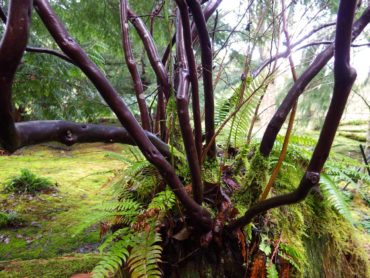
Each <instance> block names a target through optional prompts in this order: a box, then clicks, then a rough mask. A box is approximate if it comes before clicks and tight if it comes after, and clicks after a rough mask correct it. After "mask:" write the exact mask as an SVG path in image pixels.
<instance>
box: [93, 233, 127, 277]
mask: <svg viewBox="0 0 370 278" xmlns="http://www.w3.org/2000/svg"><path fill="white" fill-rule="evenodd" d="M131 237H132V234H131V233H130V231H129V229H128V228H123V229H120V230H118V231H116V232H115V233H114V234H112V235H111V236H109V237H108V238H107V239H106V240H105V242H104V243H103V244H102V245H101V246H100V248H99V250H100V251H101V252H102V251H104V250H105V249H106V248H108V247H110V248H109V251H108V252H107V253H106V254H104V256H103V258H102V259H101V261H100V262H99V263H98V265H97V266H96V267H95V268H94V269H93V271H92V275H93V278H105V277H112V276H113V275H114V274H115V273H116V272H117V271H119V269H120V268H121V267H122V265H123V264H124V263H125V262H126V261H127V258H128V257H129V254H130V253H129V247H130V244H131V241H132V240H131Z"/></svg>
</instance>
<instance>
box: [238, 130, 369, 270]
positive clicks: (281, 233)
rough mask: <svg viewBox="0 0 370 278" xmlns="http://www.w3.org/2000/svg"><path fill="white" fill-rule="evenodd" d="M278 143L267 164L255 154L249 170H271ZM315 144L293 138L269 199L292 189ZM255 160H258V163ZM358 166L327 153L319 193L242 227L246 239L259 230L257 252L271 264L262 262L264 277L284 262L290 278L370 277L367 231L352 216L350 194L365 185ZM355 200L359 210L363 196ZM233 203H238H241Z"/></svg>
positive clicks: (251, 180)
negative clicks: (268, 165)
mask: <svg viewBox="0 0 370 278" xmlns="http://www.w3.org/2000/svg"><path fill="white" fill-rule="evenodd" d="M282 139H283V138H278V141H277V143H276V147H275V149H274V150H273V153H272V155H271V157H270V159H269V160H265V162H261V161H260V160H263V157H261V156H260V154H259V153H258V152H257V153H255V155H254V158H252V159H251V161H250V165H251V166H250V167H251V169H254V168H255V167H256V165H257V164H258V165H265V166H264V167H261V168H258V167H257V168H258V169H262V170H266V169H267V168H268V167H266V164H270V167H269V168H270V172H271V170H272V169H273V168H274V166H275V164H276V162H277V159H278V155H279V153H280V149H281V145H282ZM314 144H315V140H314V139H312V138H309V137H294V136H293V137H292V139H291V144H290V147H289V149H288V152H287V156H286V158H285V161H284V163H283V167H282V169H281V171H280V173H279V175H278V178H277V180H276V182H275V184H274V187H273V189H272V192H271V193H270V195H271V196H275V195H281V194H284V193H288V192H292V191H293V190H294V189H296V188H297V186H298V185H299V183H300V180H301V178H302V176H303V175H304V169H305V168H306V166H307V163H308V161H309V158H310V157H311V154H312V150H313V146H314ZM256 157H257V159H258V160H259V163H257V164H256V162H255V161H256ZM359 165H361V164H360V163H358V162H356V161H355V160H353V159H350V158H347V157H345V156H343V155H341V154H334V153H332V154H331V156H330V159H329V160H328V162H327V163H326V165H325V168H324V172H323V173H322V181H321V190H320V191H315V190H314V191H313V192H312V193H310V194H309V196H308V197H307V198H306V199H305V200H304V201H303V202H301V203H298V204H294V205H290V206H283V207H280V208H276V209H272V210H270V211H268V212H267V213H266V214H265V215H264V218H263V220H261V219H260V220H259V221H257V222H255V223H254V224H253V225H249V226H247V227H246V229H245V231H246V234H247V235H252V230H258V231H259V238H260V243H259V249H260V250H261V251H262V252H263V253H264V254H265V255H266V257H267V260H269V259H271V262H272V264H271V263H269V264H267V271H268V272H269V273H274V271H275V270H276V269H279V267H280V265H279V261H280V260H281V259H284V260H285V261H288V262H289V264H290V265H291V266H292V270H291V271H290V272H291V275H293V276H292V277H369V275H370V272H369V257H368V254H366V250H365V248H364V247H366V246H364V245H365V244H366V240H367V239H368V236H365V237H364V236H363V235H364V234H366V232H365V233H364V231H363V230H361V229H362V227H361V225H360V223H359V221H358V220H359V219H356V217H355V216H354V215H356V214H355V213H353V209H354V207H355V206H358V204H354V203H353V201H352V202H351V198H353V195H355V194H363V192H364V191H366V188H367V186H366V184H369V181H370V179H369V178H368V176H367V175H365V174H361V173H358V172H357V170H356V167H358V166H359ZM260 177H261V181H262V182H261V184H265V180H266V178H265V176H264V175H262V176H260ZM245 178H246V181H245V184H258V182H256V181H255V179H256V176H250V175H246V176H245ZM257 178H258V177H257ZM328 181H330V182H328ZM347 182H349V183H350V185H349V187H350V188H352V189H351V191H350V192H348V193H349V194H347V195H346V192H342V190H341V188H342V187H344V186H345V184H346V183H347ZM361 185H362V187H361ZM255 190H256V189H253V191H255ZM260 190H261V189H260ZM253 191H252V192H251V193H252V194H253ZM247 192H248V190H247ZM353 192H355V193H353ZM349 195H352V196H349ZM236 196H238V195H236ZM360 199H361V200H360V201H358V203H360V202H361V203H362V206H364V196H363V195H361V198H360ZM236 201H237V202H238V203H239V204H240V200H236ZM350 208H351V209H352V210H351V209H350ZM366 210H367V211H368V207H367V209H366ZM244 211H245V209H244ZM357 227H358V228H357ZM249 239H251V238H249ZM269 277H277V276H273V275H272V276H269Z"/></svg>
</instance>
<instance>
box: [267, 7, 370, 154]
mask: <svg viewBox="0 0 370 278" xmlns="http://www.w3.org/2000/svg"><path fill="white" fill-rule="evenodd" d="M369 22H370V7H369V8H367V9H366V10H365V11H364V12H363V14H362V15H361V17H360V18H359V19H358V20H357V21H356V22H355V23H354V24H353V28H352V36H351V39H352V41H353V40H354V39H355V38H357V36H358V35H359V34H360V33H361V32H362V31H363V29H364V28H365V27H366V25H367V24H368V23H369ZM333 55H334V45H331V46H329V47H328V48H326V49H325V50H324V51H323V52H321V53H320V54H319V55H318V56H317V57H316V58H315V60H314V61H313V62H312V64H311V65H310V66H309V67H308V68H307V69H306V70H305V71H304V72H303V74H302V75H301V76H300V77H299V78H298V80H297V82H295V83H294V85H293V87H292V88H291V89H290V90H289V92H288V93H287V95H286V97H285V99H284V100H283V102H282V103H281V105H280V106H279V108H278V109H277V111H276V113H275V115H274V116H273V118H272V119H271V121H270V123H269V124H268V126H267V128H266V131H265V133H264V135H263V138H262V142H261V145H260V152H261V154H262V155H264V156H268V155H269V154H270V152H271V150H272V148H273V145H274V142H275V140H276V137H277V135H278V133H279V131H280V129H281V127H282V125H283V124H284V122H285V120H286V117H287V116H288V114H289V112H290V110H291V108H292V107H293V105H294V103H295V102H296V101H297V100H298V98H299V96H300V95H301V94H302V92H303V91H304V89H305V88H306V86H307V85H308V84H309V83H310V82H311V80H312V79H313V78H314V77H315V76H316V75H317V74H318V73H319V72H320V71H321V69H322V68H323V67H324V66H325V65H326V64H327V63H328V61H329V60H330V59H331V58H332V57H333Z"/></svg>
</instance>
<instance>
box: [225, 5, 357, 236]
mask: <svg viewBox="0 0 370 278" xmlns="http://www.w3.org/2000/svg"><path fill="white" fill-rule="evenodd" d="M355 9H356V1H348V0H341V1H340V5H339V11H338V17H337V29H336V36H335V37H336V39H335V49H336V51H335V60H334V80H335V83H334V89H333V97H332V100H331V103H330V107H329V110H328V113H327V115H326V118H325V121H324V126H323V128H322V131H321V133H320V137H319V140H318V142H317V145H316V147H315V150H314V152H313V155H312V158H311V160H310V162H309V165H308V167H307V170H306V173H305V175H304V176H303V178H302V180H301V182H300V184H299V186H298V188H297V189H296V190H295V191H293V192H291V193H288V194H285V195H281V196H277V197H273V198H270V199H267V200H264V201H260V202H257V203H256V204H255V205H253V206H252V207H251V208H250V209H249V210H248V211H247V212H246V213H245V214H244V216H242V217H241V218H239V219H237V220H236V221H235V222H233V223H231V224H230V225H229V227H228V228H229V229H231V230H232V229H236V228H240V227H243V226H245V225H247V224H248V223H250V222H251V221H252V220H253V218H254V217H255V216H257V215H258V214H260V213H263V212H265V211H267V210H269V209H272V208H276V207H279V206H283V205H289V204H293V203H297V202H299V201H302V200H304V199H305V198H306V196H307V195H308V193H309V192H310V190H311V189H312V188H313V187H314V186H317V185H318V184H319V181H320V172H321V171H322V168H323V166H324V164H325V162H326V160H327V158H328V156H329V152H330V149H331V146H332V144H333V140H334V137H335V134H336V131H337V129H338V126H339V122H340V119H341V117H342V114H343V112H344V109H345V105H346V103H347V100H348V96H349V94H350V92H351V88H352V86H353V83H354V81H355V79H356V71H355V70H354V69H353V68H351V66H350V64H349V61H350V47H351V41H352V32H351V31H352V23H353V19H354V14H355Z"/></svg>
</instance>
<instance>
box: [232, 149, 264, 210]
mask: <svg viewBox="0 0 370 278" xmlns="http://www.w3.org/2000/svg"><path fill="white" fill-rule="evenodd" d="M268 170H269V160H268V159H266V158H265V157H264V156H263V155H262V154H261V153H260V152H259V151H255V154H254V155H253V157H252V159H251V160H250V166H249V171H247V172H246V175H245V176H244V177H243V178H241V181H242V183H241V185H242V186H241V188H240V190H238V191H237V192H236V193H235V194H234V199H235V203H237V204H239V205H243V206H244V207H250V206H251V205H252V204H253V203H254V202H256V201H257V200H258V198H259V196H260V195H261V193H262V189H263V187H264V186H265V185H266V182H267V178H268Z"/></svg>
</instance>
